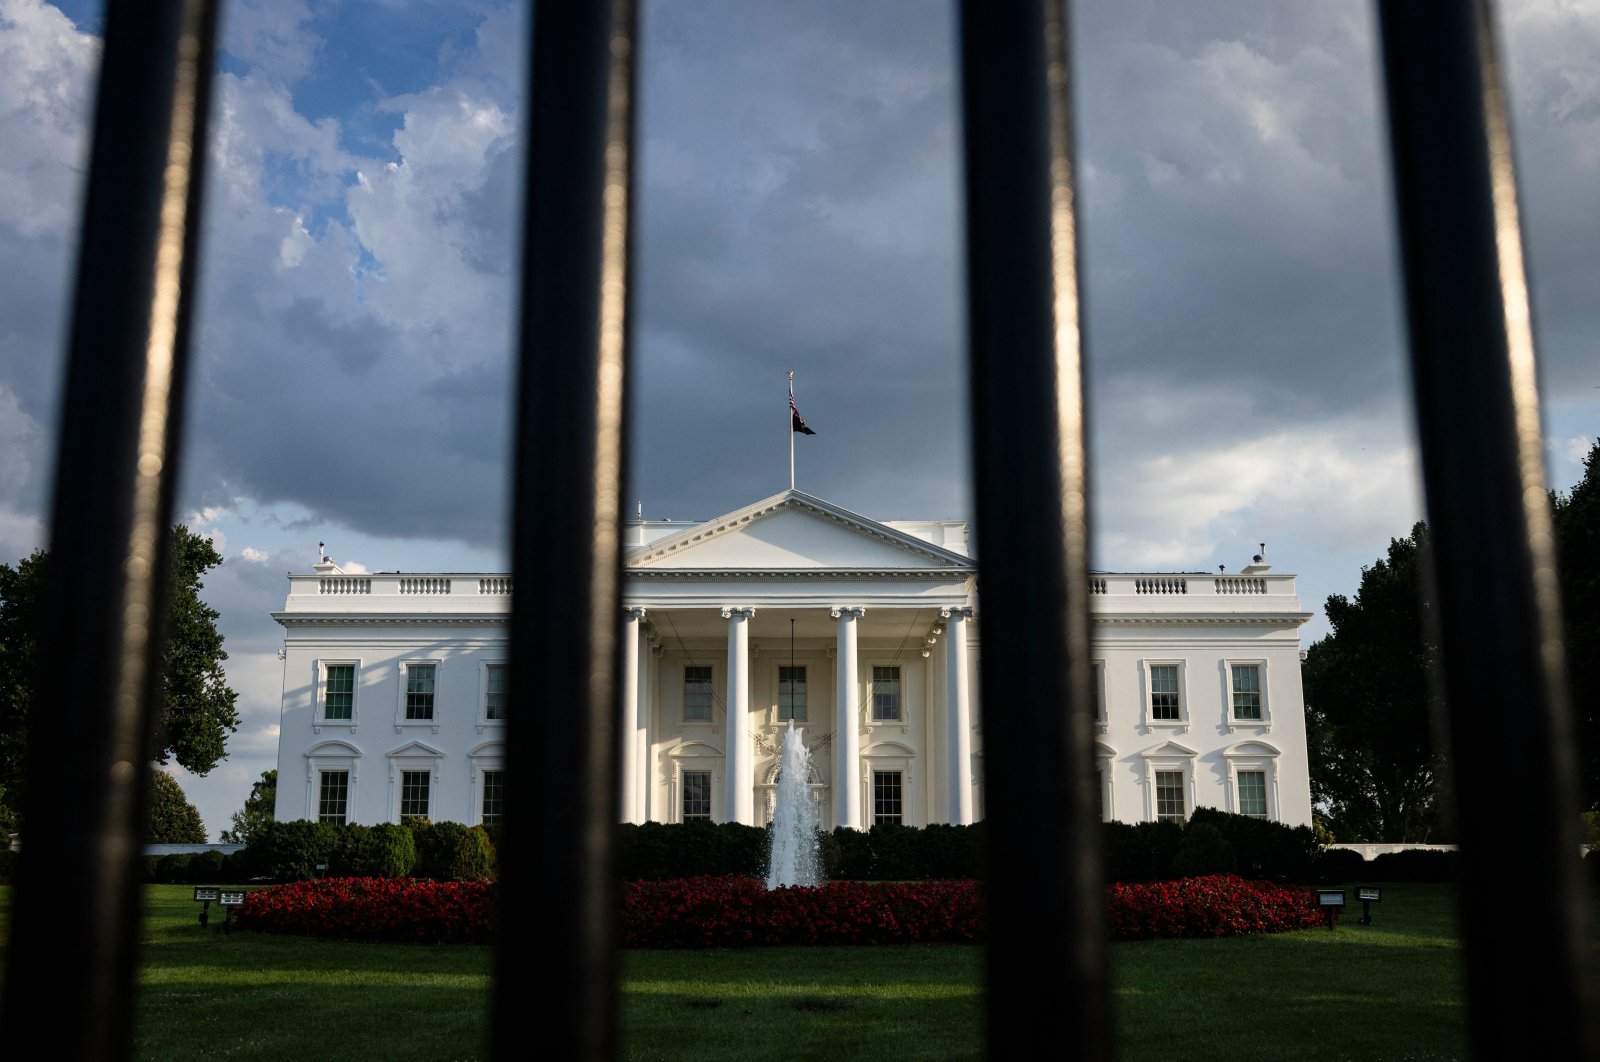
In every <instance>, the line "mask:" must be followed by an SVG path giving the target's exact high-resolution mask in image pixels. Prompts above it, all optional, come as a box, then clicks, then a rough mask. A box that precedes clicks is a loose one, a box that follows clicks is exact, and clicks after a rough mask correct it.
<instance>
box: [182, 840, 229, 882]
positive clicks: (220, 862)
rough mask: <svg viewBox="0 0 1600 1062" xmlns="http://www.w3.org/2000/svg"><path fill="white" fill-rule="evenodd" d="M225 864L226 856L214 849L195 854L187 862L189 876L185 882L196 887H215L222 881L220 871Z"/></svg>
mask: <svg viewBox="0 0 1600 1062" xmlns="http://www.w3.org/2000/svg"><path fill="white" fill-rule="evenodd" d="M226 864H227V856H225V855H223V853H221V852H219V851H217V850H216V849H214V848H213V849H210V850H209V851H205V852H196V853H195V854H194V856H193V857H192V858H191V859H190V860H189V876H188V878H186V879H185V880H186V881H191V882H194V883H195V884H197V885H215V884H216V883H218V882H220V881H222V880H223V878H222V870H223V867H224V866H225V865H226Z"/></svg>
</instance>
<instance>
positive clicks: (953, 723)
mask: <svg viewBox="0 0 1600 1062" xmlns="http://www.w3.org/2000/svg"><path fill="white" fill-rule="evenodd" d="M939 615H940V616H942V617H943V618H944V619H945V620H946V621H947V622H946V624H945V635H946V637H947V638H948V641H946V643H945V648H944V652H945V664H946V668H945V687H946V690H945V710H946V718H947V719H948V720H949V724H950V733H949V735H948V738H947V740H946V747H948V749H949V750H950V772H949V779H948V783H947V784H948V785H949V787H950V824H951V825H952V826H965V825H969V824H970V823H971V822H972V698H971V696H970V695H969V693H968V682H967V622H966V621H967V620H969V619H971V618H972V609H970V608H947V609H941V610H940V611H939Z"/></svg>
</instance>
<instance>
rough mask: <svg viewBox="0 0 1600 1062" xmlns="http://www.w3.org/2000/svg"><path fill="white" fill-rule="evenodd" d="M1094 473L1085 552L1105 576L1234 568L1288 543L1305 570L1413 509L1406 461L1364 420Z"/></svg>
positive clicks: (1399, 522) (1377, 536)
mask: <svg viewBox="0 0 1600 1062" xmlns="http://www.w3.org/2000/svg"><path fill="white" fill-rule="evenodd" d="M1106 466H1107V467H1106V470H1105V472H1104V473H1103V474H1100V475H1097V479H1096V483H1095V487H1096V493H1095V502H1096V506H1097V510H1096V512H1097V516H1096V524H1097V528H1098V531H1099V533H1098V535H1097V542H1096V546H1097V552H1098V553H1099V554H1101V555H1102V556H1103V557H1104V558H1105V560H1106V562H1108V563H1111V564H1115V565H1116V566H1117V567H1128V568H1145V567H1148V568H1155V569H1158V570H1159V569H1166V570H1173V569H1178V570H1187V571H1196V570H1209V569H1210V568H1211V567H1212V566H1213V565H1215V564H1218V563H1223V564H1227V565H1228V566H1229V567H1230V568H1236V567H1238V566H1239V565H1241V564H1243V563H1244V562H1245V561H1246V560H1247V559H1248V557H1249V556H1250V555H1251V553H1253V552H1254V550H1255V549H1256V548H1257V544H1258V543H1259V542H1261V541H1268V542H1269V543H1270V542H1271V541H1273V540H1279V541H1282V542H1284V543H1285V544H1287V543H1290V542H1292V543H1293V547H1292V548H1293V551H1294V552H1295V553H1297V554H1299V556H1298V558H1297V561H1296V563H1299V564H1305V563H1308V562H1309V561H1310V559H1311V558H1313V557H1315V556H1316V555H1317V554H1318V553H1321V552H1329V551H1337V550H1339V549H1342V548H1348V546H1349V544H1350V543H1358V544H1360V543H1383V542H1386V541H1388V539H1389V537H1391V536H1393V535H1395V534H1403V533H1405V532H1406V531H1407V530H1409V529H1410V526H1411V524H1412V523H1413V522H1414V521H1415V520H1416V519H1417V518H1418V515H1419V514H1420V512H1421V498H1420V492H1419V489H1418V481H1417V460H1416V454H1415V452H1414V451H1413V450H1412V449H1411V447H1410V446H1409V445H1408V444H1407V443H1406V442H1405V441H1404V439H1403V438H1401V437H1400V435H1399V433H1398V432H1396V431H1395V430H1394V429H1393V428H1392V427H1391V428H1387V429H1385V428H1384V427H1383V426H1382V425H1375V424H1373V423H1372V422H1370V421H1367V420H1359V421H1344V422H1341V421H1330V422H1326V423H1316V424H1311V425H1307V426H1305V427H1304V428H1300V429H1293V430H1281V431H1276V432H1272V433H1270V434H1266V435H1261V436H1252V437H1244V438H1238V437H1235V438H1234V439H1233V440H1231V441H1229V442H1226V443H1223V444H1220V445H1216V446H1213V447H1211V448H1204V449H1201V448H1194V449H1188V450H1185V451H1184V452H1183V453H1182V454H1161V455H1156V456H1149V457H1142V458H1133V459H1131V460H1128V461H1121V460H1118V459H1117V458H1115V457H1113V458H1112V459H1111V460H1109V461H1108V462H1106ZM1286 552H1287V551H1286Z"/></svg>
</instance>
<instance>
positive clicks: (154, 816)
mask: <svg viewBox="0 0 1600 1062" xmlns="http://www.w3.org/2000/svg"><path fill="white" fill-rule="evenodd" d="M145 839H146V840H147V841H149V842H150V843H151V844H205V843H206V824H205V822H204V820H202V819H201V818H200V811H199V809H198V808H196V807H195V806H194V805H193V804H191V803H189V798H188V797H186V796H184V795H183V787H182V786H180V785H179V784H178V780H177V779H176V778H174V777H172V775H170V774H168V773H167V772H166V771H156V770H152V771H151V772H150V830H149V834H148V836H147V837H146V838H145Z"/></svg>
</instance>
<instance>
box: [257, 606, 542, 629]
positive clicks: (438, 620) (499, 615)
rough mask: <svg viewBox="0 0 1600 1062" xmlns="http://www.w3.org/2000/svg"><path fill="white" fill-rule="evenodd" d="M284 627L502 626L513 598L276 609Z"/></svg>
mask: <svg viewBox="0 0 1600 1062" xmlns="http://www.w3.org/2000/svg"><path fill="white" fill-rule="evenodd" d="M272 618H273V619H275V620H277V621H278V623H280V624H281V625H283V626H285V627H307V626H330V627H363V626H365V627H371V626H378V625H382V626H386V627H393V626H405V627H435V626H446V627H464V626H478V627H503V626H505V625H506V624H507V623H509V622H511V607H510V602H507V604H506V610H505V611H504V612H360V613H352V612H274V613H272Z"/></svg>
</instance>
